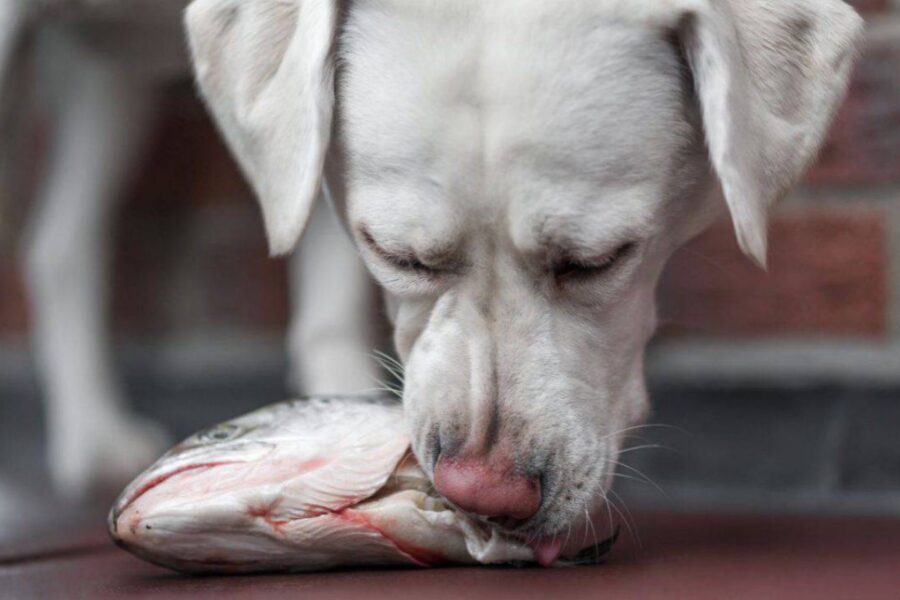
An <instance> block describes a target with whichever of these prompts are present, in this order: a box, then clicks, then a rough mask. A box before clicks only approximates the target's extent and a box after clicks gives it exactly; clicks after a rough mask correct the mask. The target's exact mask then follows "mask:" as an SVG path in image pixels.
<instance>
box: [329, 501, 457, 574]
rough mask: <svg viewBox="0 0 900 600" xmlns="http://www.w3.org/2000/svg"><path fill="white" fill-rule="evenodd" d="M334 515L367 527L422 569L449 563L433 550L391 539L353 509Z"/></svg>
mask: <svg viewBox="0 0 900 600" xmlns="http://www.w3.org/2000/svg"><path fill="white" fill-rule="evenodd" d="M332 514H333V515H334V516H335V517H337V518H338V519H340V520H342V521H347V522H350V523H353V524H354V525H359V526H361V527H365V528H366V529H368V530H370V531H373V532H375V533H377V534H378V535H380V536H381V537H383V538H384V539H386V540H387V541H388V542H390V543H391V544H393V546H394V547H395V548H396V549H397V551H398V552H400V553H401V554H404V555H406V557H407V558H409V559H410V560H411V561H413V562H414V563H416V564H417V565H418V566H420V567H430V566H434V565H439V564H444V563H447V562H448V561H447V558H446V557H445V556H443V555H441V554H439V553H437V552H434V551H433V550H429V549H427V548H422V547H420V546H416V545H414V544H409V543H407V542H404V541H403V540H398V539H396V538H394V537H391V536H390V535H388V533H387V532H386V531H384V530H383V529H381V528H380V527H378V526H377V525H375V524H374V523H372V520H371V519H370V518H369V517H368V516H367V515H366V514H365V513H362V512H359V511H355V510H351V509H344V510H339V511H334V512H332Z"/></svg>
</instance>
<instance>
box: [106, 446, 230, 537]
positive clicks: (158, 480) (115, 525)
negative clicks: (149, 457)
mask: <svg viewBox="0 0 900 600" xmlns="http://www.w3.org/2000/svg"><path fill="white" fill-rule="evenodd" d="M236 462H238V461H234V460H226V461H215V462H204V463H195V464H192V465H184V466H181V467H178V468H176V469H172V470H171V471H168V472H166V473H163V474H161V475H157V476H155V477H152V478H150V480H149V481H147V482H146V483H144V484H143V485H141V486H140V487H138V488H137V489H136V490H135V491H134V492H131V493H130V494H128V495H126V494H123V495H122V497H120V498H119V500H118V501H117V502H116V503H115V505H114V506H113V508H112V510H111V511H109V519H108V525H109V533H110V535H111V536H112V538H113V540H114V541H115V542H116V543H117V544H119V543H120V542H121V540H120V538H119V536H118V532H119V531H118V529H119V516H120V515H121V514H122V513H123V512H125V511H126V510H127V509H128V507H130V506H131V505H132V504H134V503H135V502H136V501H137V500H138V498H140V497H141V496H143V495H144V494H146V493H147V492H149V491H150V490H152V489H154V488H156V487H158V486H160V485H162V484H163V483H165V482H166V481H168V480H169V479H171V478H172V477H175V476H176V475H181V474H182V473H186V472H188V471H195V470H197V469H211V468H214V467H220V466H222V465H232V464H235V463H236ZM126 493H127V491H126Z"/></svg>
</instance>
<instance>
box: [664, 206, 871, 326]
mask: <svg viewBox="0 0 900 600" xmlns="http://www.w3.org/2000/svg"><path fill="white" fill-rule="evenodd" d="M885 229H886V227H885V224H884V216H883V215H882V213H881V212H880V211H878V210H874V209H872V210H862V209H860V210H852V209H827V208H818V209H797V208H794V209H792V210H790V211H786V212H784V213H782V214H779V215H777V216H776V217H775V218H774V219H773V223H772V228H771V236H770V252H769V271H768V273H765V272H763V271H761V270H759V269H757V268H755V267H754V266H753V265H751V263H750V262H749V261H748V260H747V259H746V258H744V257H743V256H742V255H741V253H740V251H739V250H738V248H737V244H736V243H735V241H734V234H733V232H732V228H731V224H730V223H729V222H726V221H723V222H721V223H718V224H717V225H715V226H714V227H713V228H712V229H711V230H710V231H708V232H707V233H705V234H704V235H702V236H701V237H700V238H698V239H697V240H695V241H694V242H692V243H691V244H689V245H688V246H687V247H686V248H685V249H683V250H682V251H680V252H679V253H677V254H676V256H675V257H674V258H673V260H672V263H671V264H670V266H669V268H668V269H667V271H666V273H665V274H664V276H663V281H662V284H661V288H660V317H661V322H662V325H663V333H664V334H666V333H668V334H687V333H689V334H692V335H702V336H719V337H727V336H748V337H750V336H778V335H793V334H805V335H812V336H816V335H861V336H881V335H883V334H884V333H885V331H886V328H887V320H888V316H887V312H888V308H887V306H888V274H887V273H888V264H887V263H888V259H887V242H886V239H885V236H886V232H885Z"/></svg>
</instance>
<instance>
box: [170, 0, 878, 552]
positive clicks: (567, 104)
mask: <svg viewBox="0 0 900 600" xmlns="http://www.w3.org/2000/svg"><path fill="white" fill-rule="evenodd" d="M187 22H188V29H189V34H190V39H191V46H192V51H193V57H194V61H195V65H196V70H197V75H198V80H199V82H200V86H201V89H202V90H203V93H204V96H205V98H206V100H207V102H208V104H209V106H210V108H211V110H212V112H213V114H214V115H215V117H216V118H217V120H218V122H219V124H220V126H221V129H222V131H223V133H224V135H225V136H226V138H227V139H228V141H229V143H230V145H231V147H232V149H233V150H234V152H235V154H236V156H237V158H238V159H239V161H240V163H241V165H242V167H243V169H244V171H245V172H246V174H247V175H248V177H249V179H250V180H251V182H252V184H253V186H254V188H255V190H256V192H257V194H258V196H259V199H260V203H261V205H262V208H263V214H264V217H265V221H266V226H267V229H268V234H269V240H270V243H271V247H272V250H273V252H275V253H283V252H287V251H289V250H291V249H292V248H293V246H294V245H295V243H296V241H297V239H298V238H299V236H300V235H301V233H302V231H303V228H304V225H305V222H306V220H307V217H308V215H309V212H310V209H311V206H312V204H313V203H314V201H315V199H316V198H317V197H318V196H319V192H320V190H321V189H322V186H323V179H327V184H328V191H329V192H330V196H331V198H332V201H333V202H334V205H335V207H336V208H337V210H338V211H339V213H340V215H341V217H342V218H343V220H344V222H345V224H346V226H347V229H348V231H350V232H351V233H352V235H353V237H354V239H355V242H356V244H357V246H358V248H359V250H360V252H361V254H362V256H363V258H364V260H365V261H366V263H367V265H368V267H369V269H370V271H371V272H372V274H373V275H374V276H375V278H376V279H377V280H378V282H379V283H380V284H381V286H382V287H383V288H384V292H385V296H386V299H387V303H388V306H389V308H390V316H391V319H392V321H393V323H394V327H395V343H396V349H397V351H398V353H399V355H400V357H401V359H402V361H403V363H404V365H405V374H406V375H405V388H404V392H403V400H404V409H405V415H406V419H407V422H408V425H409V427H410V428H411V432H412V435H413V440H414V442H413V447H414V451H415V453H416V455H417V457H418V458H419V460H420V461H421V463H422V464H423V465H424V467H425V469H426V471H427V472H428V474H429V476H430V477H431V478H432V480H433V482H434V484H435V486H436V488H437V489H438V491H440V492H441V493H442V494H443V495H444V496H445V497H446V498H447V499H448V500H450V501H451V502H453V503H454V504H456V505H457V506H459V507H460V508H462V509H464V510H466V511H468V512H471V513H473V514H477V515H481V516H483V517H485V518H487V519H490V520H491V521H492V522H494V523H496V524H497V526H498V527H503V528H506V529H508V530H511V531H513V532H515V533H518V534H520V535H521V536H523V537H524V538H527V539H528V540H530V541H531V542H532V543H533V545H534V546H535V548H536V550H537V551H538V552H539V553H540V554H541V555H542V556H543V558H544V559H546V560H547V561H549V562H552V559H553V558H554V557H555V556H556V555H557V554H559V553H560V552H565V550H566V549H565V548H564V547H563V546H564V542H565V540H566V539H573V541H572V542H571V543H572V545H573V546H579V547H580V546H582V545H584V544H583V542H584V540H582V539H577V540H574V538H577V537H578V535H579V534H577V533H573V532H579V531H588V530H590V527H589V525H590V524H589V521H590V520H591V519H592V518H593V517H594V516H595V515H600V514H605V510H606V509H605V507H604V498H605V494H606V491H607V490H608V487H609V485H610V483H611V479H612V476H613V467H614V465H615V463H616V460H617V456H618V453H619V450H620V448H621V445H622V442H623V437H624V432H625V431H626V430H627V429H628V428H629V427H631V426H633V425H634V424H636V423H638V422H639V421H640V420H641V419H642V418H643V416H644V414H645V413H646V410H647V397H646V391H645V388H644V383H643V364H642V360H643V358H642V357H643V349H644V346H645V344H646V342H647V340H648V339H649V338H650V336H651V335H652V333H653V330H654V326H655V307H654V287H655V284H656V281H657V278H658V276H659V274H660V271H661V270H662V268H663V266H664V264H665V262H666V259H667V258H668V257H669V256H670V254H671V253H672V252H673V251H674V249H676V248H677V247H678V246H679V245H681V244H683V243H684V242H685V241H687V240H688V239H689V238H691V237H692V236H694V235H696V234H697V233H698V232H699V231H701V230H702V229H703V228H704V227H705V226H707V225H708V224H709V222H710V221H711V220H712V219H713V218H714V217H715V216H716V215H717V214H718V213H719V212H720V211H721V210H724V209H726V208H727V209H728V210H729V211H730V214H731V217H732V220H733V222H734V226H735V231H736V234H737V237H738V240H739V242H740V244H741V247H742V248H743V249H744V250H745V251H746V253H747V254H748V255H749V256H750V257H751V258H752V259H753V260H755V261H757V262H758V263H761V264H762V263H764V262H765V252H766V218H767V212H768V209H769V207H770V206H771V205H772V203H774V202H775V201H776V200H777V199H778V198H779V197H781V196H782V195H783V194H784V193H785V192H786V191H787V190H788V188H789V187H790V186H791V184H792V183H794V182H795V181H796V179H797V178H798V177H799V176H800V175H801V174H802V171H803V170H804V168H805V167H806V166H807V165H808V163H809V162H810V161H811V160H812V159H813V158H814V155H815V152H816V150H817V148H818V147H819V145H820V143H821V141H822V139H823V137H824V135H825V132H826V129H827V127H828V124H829V122H830V120H831V118H832V115H833V114H834V111H835V109H836V107H837V105H838V104H839V102H840V100H841V98H842V96H843V93H844V90H845V86H846V81H847V77H848V73H849V69H850V64H851V62H852V57H853V47H854V43H855V41H856V39H857V37H858V35H859V32H860V28H861V24H860V20H859V18H858V16H857V15H856V14H855V13H854V12H853V11H852V10H851V9H850V8H849V7H848V6H847V5H845V4H844V3H843V2H840V1H838V0H797V1H794V2H778V3H775V2H769V1H768V0H728V1H723V2H707V1H704V0H675V1H673V2H657V1H655V0H634V1H632V2H622V1H619V0H606V1H600V2H597V1H590V2H588V1H581V0H567V1H566V2H561V3H549V2H538V1H531V0H528V1H525V2H522V1H520V0H517V1H513V0H502V1H499V0H498V1H496V2H479V1H477V0H467V1H454V2H449V1H436V0H429V1H420V0H417V1H415V2H412V1H410V0H357V1H353V2H349V3H344V4H342V5H341V6H338V4H337V3H335V2H328V1H324V0H293V1H291V2H284V1H283V0H280V1H275V0H250V1H246V0H245V1H242V2H238V1H236V0H197V1H196V2H195V3H194V4H193V5H192V6H191V7H190V9H189V11H188V15H187ZM321 268H323V269H327V268H329V267H328V265H326V264H323V265H321Z"/></svg>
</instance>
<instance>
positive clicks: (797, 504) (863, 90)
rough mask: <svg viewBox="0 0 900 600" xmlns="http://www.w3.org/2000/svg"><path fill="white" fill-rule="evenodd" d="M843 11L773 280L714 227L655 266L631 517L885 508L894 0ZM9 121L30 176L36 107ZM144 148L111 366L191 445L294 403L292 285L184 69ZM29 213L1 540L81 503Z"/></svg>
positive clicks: (124, 252) (896, 422)
mask: <svg viewBox="0 0 900 600" xmlns="http://www.w3.org/2000/svg"><path fill="white" fill-rule="evenodd" d="M851 3H852V4H855V5H856V6H857V7H858V8H859V9H860V10H861V11H863V12H864V14H865V16H866V17H867V20H868V33H867V36H868V39H867V43H866V46H865V48H864V50H863V52H862V56H861V59H860V61H859V63H858V65H857V67H856V71H855V75H854V78H853V82H852V85H851V90H850V94H849V98H848V100H847V102H846V104H845V105H844V107H843V109H842V110H841V113H840V115H839V117H838V119H837V122H836V125H835V127H834V129H833V131H832V135H831V138H830V140H829V142H828V144H827V145H826V147H825V148H824V150H823V152H822V154H821V158H820V160H819V162H818V163H817V165H816V166H815V167H814V168H813V169H812V171H811V172H810V174H809V177H808V179H807V180H806V181H805V182H804V183H803V185H802V186H801V187H800V188H799V189H798V190H797V191H796V193H794V194H793V195H792V196H791V197H790V198H788V200H787V201H785V202H784V203H783V204H782V205H780V206H779V207H778V209H777V211H776V212H775V215H774V218H773V222H772V236H771V250H770V267H769V272H768V273H764V272H761V271H758V270H757V269H756V268H755V267H754V266H753V265H752V264H751V263H750V262H749V261H748V260H746V259H745V258H744V257H743V256H742V255H741V254H740V253H739V251H738V249H737V246H736V243H735V241H734V238H733V234H732V230H731V226H730V224H729V223H728V222H726V221H723V222H721V223H719V224H718V225H716V226H715V227H714V228H713V229H712V230H710V231H709V232H708V233H706V234H704V235H703V236H702V237H700V238H699V239H697V240H696V241H695V242H693V243H692V244H691V245H690V246H689V247H687V248H685V249H684V250H683V251H682V252H680V254H679V255H678V256H677V257H676V258H675V259H674V260H673V262H672V264H671V266H670V268H669V269H668V271H667V273H666V274H665V276H664V279H663V283H662V286H661V289H660V292H659V294H660V303H661V305H660V306H661V307H660V313H661V319H662V328H661V330H660V333H659V335H658V337H657V339H656V340H655V342H654V343H653V345H652V348H651V350H650V360H649V375H650V381H651V389H652V395H653V401H654V407H655V412H654V414H653V416H652V417H651V419H650V422H651V423H652V424H658V425H660V426H659V427H656V426H653V427H649V428H646V429H645V430H643V431H642V432H640V436H639V437H636V439H635V444H636V446H638V448H637V449H635V450H634V451H632V452H629V453H627V454H626V455H625V459H626V462H628V464H629V465H630V466H631V468H633V469H635V471H634V472H631V471H626V473H627V474H629V475H631V476H633V477H634V478H635V479H631V480H627V481H623V482H621V483H622V484H626V485H620V487H618V488H617V490H618V493H619V494H620V495H621V496H622V497H623V499H624V501H625V502H626V504H627V505H628V507H629V508H631V509H632V510H634V509H637V508H641V507H666V508H672V509H676V510H760V511H802V512H812V511H818V512H841V513H852V514H893V515H900V4H898V3H897V2H893V3H892V2H891V0H856V1H855V2H851ZM20 116H21V119H22V120H27V122H28V129H29V132H30V133H29V135H28V136H27V139H26V145H27V148H28V153H29V160H28V165H29V169H28V172H27V173H25V175H26V177H25V179H26V180H27V181H26V184H28V185H30V186H32V187H33V186H34V181H36V180H37V178H38V176H39V173H40V169H41V165H42V161H43V160H44V159H45V157H46V155H47V152H48V148H47V146H48V143H47V139H46V135H45V132H46V115H43V114H42V113H41V110H40V107H39V106H38V105H35V106H33V107H29V110H27V111H25V112H22V113H20ZM150 138H151V139H150V142H149V143H148V144H147V145H146V147H145V148H144V150H143V154H142V158H141V167H140V169H139V170H138V171H139V172H138V174H137V176H136V177H134V178H132V180H131V181H129V182H128V184H127V186H126V190H127V192H126V195H127V198H125V199H124V201H123V203H122V207H123V208H122V210H121V211H119V214H118V215H117V217H116V223H117V225H116V227H115V236H116V238H115V239H116V241H115V247H116V248H115V261H114V266H113V271H114V279H113V302H112V311H113V315H114V316H113V323H114V331H115V343H116V346H115V348H116V356H115V359H116V361H117V364H118V366H119V372H120V373H121V375H122V378H123V381H124V384H125V386H126V389H127V391H128V393H129V395H130V398H131V399H132V400H133V402H134V403H135V406H136V407H137V409H138V410H139V411H141V412H142V413H144V414H147V415H151V416H154V417H156V418H158V419H159V420H160V421H162V422H164V423H166V424H167V425H169V426H170V427H171V428H172V429H173V430H174V431H175V432H177V434H178V435H186V434H188V433H190V432H192V431H193V430H195V429H197V428H199V427H202V426H205V425H208V424H210V423H211V422H214V421H217V420H222V419H225V418H229V417H232V416H235V415H237V414H240V413H242V412H245V411H247V410H250V409H252V408H255V407H258V406H260V405H262V404H265V403H268V402H271V401H277V400H279V399H283V398H284V397H286V396H287V395H288V394H289V391H288V389H287V388H286V385H285V374H286V369H285V364H286V359H285V355H284V336H285V333H286V327H287V322H288V312H289V303H288V290H287V287H288V280H287V276H286V265H285V262H284V261H283V260H270V259H269V258H268V257H267V253H266V246H265V239H264V237H263V228H262V223H261V221H260V218H259V215H258V210H257V208H256V206H255V204H254V202H253V200H252V197H251V195H250V192H249V190H248V188H247V186H246V185H245V183H244V182H243V180H242V178H241V176H240V174H239V173H238V172H237V171H236V169H235V166H234V164H233V162H232V160H231V158H230V157H229V155H228V152H227V151H226V150H225V148H224V147H223V146H222V144H221V142H220V141H219V139H218V135H217V133H216V132H215V131H214V129H213V127H212V125H211V123H210V121H209V119H208V118H207V116H206V114H205V111H204V108H203V107H202V106H201V104H200V103H199V102H198V100H197V96H196V93H195V91H194V89H193V86H192V84H191V82H190V81H180V82H176V83H173V84H171V85H168V86H167V87H166V89H165V100H164V111H163V115H162V118H161V119H160V120H159V122H158V124H157V125H156V126H155V127H154V129H153V131H152V134H151V135H150ZM29 182H30V183H29ZM26 187H27V185H26ZM30 208H31V207H30V205H29V204H28V203H24V204H23V203H14V204H13V206H12V207H10V208H8V209H6V210H8V211H9V214H8V215H7V216H6V218H5V226H6V227H5V229H4V230H3V233H2V234H0V535H12V534H13V533H15V532H16V531H17V530H20V529H21V528H22V527H24V526H25V523H26V522H27V521H26V519H25V517H27V516H28V515H29V514H31V515H37V514H40V515H43V516H44V517H45V518H48V517H49V518H54V519H56V518H60V519H61V518H63V516H64V515H67V514H68V513H70V512H71V513H76V512H77V513H78V514H83V512H84V511H83V510H82V509H81V508H77V507H75V506H74V505H73V504H72V503H66V502H59V501H57V500H55V499H54V498H53V495H52V491H51V488H50V486H49V484H48V478H47V471H46V465H45V459H44V454H43V453H44V447H43V436H44V425H43V423H44V421H43V412H42V411H43V408H42V405H41V402H40V398H41V390H40V387H39V380H38V378H37V373H36V367H35V363H34V360H33V355H32V352H31V344H30V339H29V334H30V327H31V318H30V315H29V307H28V303H27V301H26V291H25V286H24V283H23V276H22V270H21V260H20V259H21V256H20V248H21V243H22V239H21V235H20V232H21V231H22V230H23V228H24V224H25V222H26V221H27V213H28V210H29V209H30ZM638 472H639V473H640V474H638ZM643 478H646V479H649V480H650V481H651V482H652V483H647V482H640V481H637V480H639V479H643ZM103 509H105V506H103V507H101V508H98V511H95V512H94V513H91V514H93V515H96V514H99V511H100V510H103ZM87 518H95V517H94V516H91V517H87Z"/></svg>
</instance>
